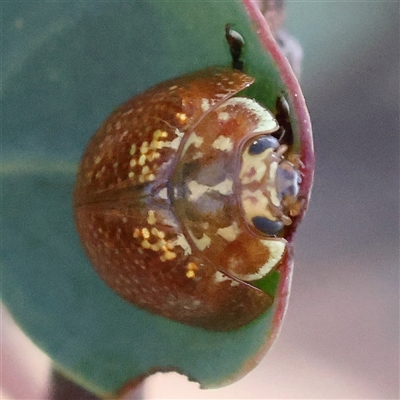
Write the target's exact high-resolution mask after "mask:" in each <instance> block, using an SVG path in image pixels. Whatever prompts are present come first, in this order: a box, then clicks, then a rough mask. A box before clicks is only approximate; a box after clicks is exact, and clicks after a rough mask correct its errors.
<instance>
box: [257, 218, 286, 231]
mask: <svg viewBox="0 0 400 400" xmlns="http://www.w3.org/2000/svg"><path fill="white" fill-rule="evenodd" d="M252 222H253V225H254V226H255V227H256V228H257V229H258V230H259V231H260V232H262V233H264V234H265V235H276V234H277V233H278V232H279V231H281V230H282V228H283V222H281V221H272V220H270V219H268V218H266V217H254V218H253V219H252Z"/></svg>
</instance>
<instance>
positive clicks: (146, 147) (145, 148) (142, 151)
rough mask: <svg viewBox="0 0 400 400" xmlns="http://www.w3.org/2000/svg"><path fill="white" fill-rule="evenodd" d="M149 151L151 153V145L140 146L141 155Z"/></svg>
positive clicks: (144, 143)
mask: <svg viewBox="0 0 400 400" xmlns="http://www.w3.org/2000/svg"><path fill="white" fill-rule="evenodd" d="M148 151H149V143H148V142H143V143H142V145H141V146H140V153H141V154H146V153H147V152H148Z"/></svg>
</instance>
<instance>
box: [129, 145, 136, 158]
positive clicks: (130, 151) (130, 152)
mask: <svg viewBox="0 0 400 400" xmlns="http://www.w3.org/2000/svg"><path fill="white" fill-rule="evenodd" d="M135 153H136V144H135V143H133V145H132V146H131V149H130V150H129V154H130V155H131V156H133V155H134V154H135Z"/></svg>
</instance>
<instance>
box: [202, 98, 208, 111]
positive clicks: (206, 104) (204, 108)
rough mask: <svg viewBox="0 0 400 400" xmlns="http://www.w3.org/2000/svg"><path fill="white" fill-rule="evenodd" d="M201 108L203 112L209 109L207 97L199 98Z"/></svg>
mask: <svg viewBox="0 0 400 400" xmlns="http://www.w3.org/2000/svg"><path fill="white" fill-rule="evenodd" d="M201 109H202V110H203V111H204V112H206V111H208V110H209V109H210V101H209V100H208V99H201Z"/></svg>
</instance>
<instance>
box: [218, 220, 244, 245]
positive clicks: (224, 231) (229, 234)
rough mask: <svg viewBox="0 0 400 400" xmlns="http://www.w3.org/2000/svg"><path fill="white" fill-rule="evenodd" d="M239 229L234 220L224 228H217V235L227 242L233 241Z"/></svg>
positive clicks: (238, 233)
mask: <svg viewBox="0 0 400 400" xmlns="http://www.w3.org/2000/svg"><path fill="white" fill-rule="evenodd" d="M240 232H241V229H240V228H239V226H238V224H237V222H236V221H235V222H234V223H233V224H232V225H229V226H226V227H225V228H219V229H218V230H217V235H219V236H221V237H222V238H223V239H225V240H226V241H227V242H233V241H234V240H236V238H237V237H238V236H239V235H240Z"/></svg>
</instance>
